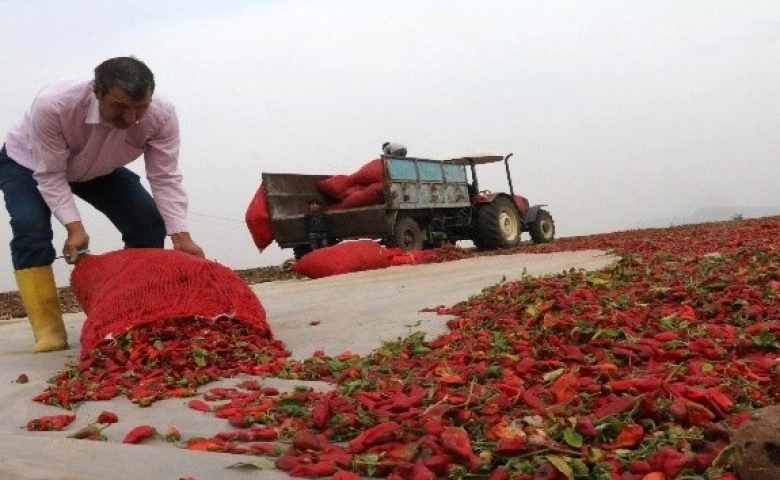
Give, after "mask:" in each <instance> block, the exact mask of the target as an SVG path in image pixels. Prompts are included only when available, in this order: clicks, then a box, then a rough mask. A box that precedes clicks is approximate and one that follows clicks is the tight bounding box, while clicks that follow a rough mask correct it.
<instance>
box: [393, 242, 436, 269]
mask: <svg viewBox="0 0 780 480" xmlns="http://www.w3.org/2000/svg"><path fill="white" fill-rule="evenodd" d="M386 253H387V261H388V262H390V266H391V267H395V266H398V265H412V264H415V263H419V262H421V261H423V260H425V259H426V258H428V257H429V256H430V255H431V252H430V251H428V250H414V251H409V252H404V251H403V250H401V249H400V248H396V247H393V248H388V249H387V252H386Z"/></svg>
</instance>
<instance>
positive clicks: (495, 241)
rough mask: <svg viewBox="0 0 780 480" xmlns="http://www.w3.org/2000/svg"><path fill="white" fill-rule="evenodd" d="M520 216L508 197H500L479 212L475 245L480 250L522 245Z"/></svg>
mask: <svg viewBox="0 0 780 480" xmlns="http://www.w3.org/2000/svg"><path fill="white" fill-rule="evenodd" d="M520 232H521V228H520V214H519V213H518V211H517V208H516V207H515V205H514V204H513V203H512V201H511V200H509V199H508V198H506V197H498V198H496V199H495V200H494V201H492V202H491V203H488V204H487V205H484V206H482V207H481V208H480V209H479V211H478V212H477V232H476V237H477V238H475V239H474V244H475V245H476V246H477V248H480V249H492V248H512V247H516V246H517V245H518V244H519V243H520Z"/></svg>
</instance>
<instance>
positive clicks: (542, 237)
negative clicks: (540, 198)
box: [528, 208, 555, 243]
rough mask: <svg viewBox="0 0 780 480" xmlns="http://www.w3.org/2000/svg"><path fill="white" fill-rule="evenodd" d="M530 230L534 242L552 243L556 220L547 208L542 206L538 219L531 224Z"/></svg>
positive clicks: (537, 213) (537, 214) (537, 215)
mask: <svg viewBox="0 0 780 480" xmlns="http://www.w3.org/2000/svg"><path fill="white" fill-rule="evenodd" d="M528 232H529V233H530V234H531V240H533V241H534V243H550V242H552V241H553V239H554V238H555V222H554V221H553V218H552V215H550V212H548V211H547V210H545V209H543V208H540V209H539V211H538V212H536V220H535V221H533V222H531V223H530V224H529V228H528Z"/></svg>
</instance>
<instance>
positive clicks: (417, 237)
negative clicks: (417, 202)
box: [393, 217, 425, 252]
mask: <svg viewBox="0 0 780 480" xmlns="http://www.w3.org/2000/svg"><path fill="white" fill-rule="evenodd" d="M424 240H425V239H424V238H423V233H422V230H420V225H418V224H417V221H416V220H415V219H413V218H412V217H401V218H400V219H398V222H397V223H396V224H395V228H394V229H393V246H395V247H398V248H400V249H401V250H403V251H404V252H408V251H411V250H422V248H423V241H424Z"/></svg>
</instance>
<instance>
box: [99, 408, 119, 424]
mask: <svg viewBox="0 0 780 480" xmlns="http://www.w3.org/2000/svg"><path fill="white" fill-rule="evenodd" d="M118 421H119V416H117V414H116V413H114V412H107V411H102V412H100V415H98V418H97V423H116V422H118Z"/></svg>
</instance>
